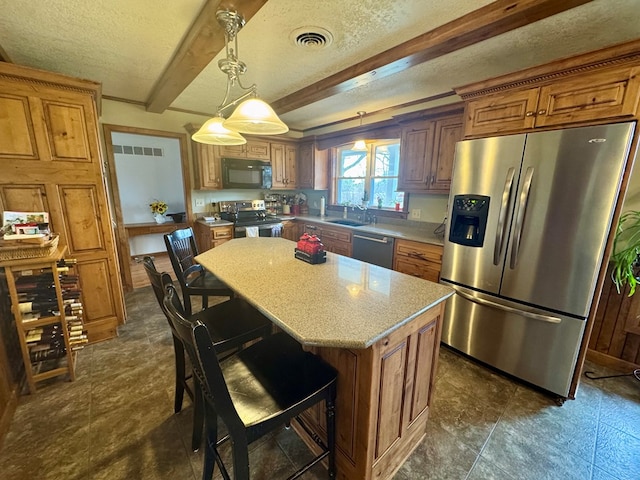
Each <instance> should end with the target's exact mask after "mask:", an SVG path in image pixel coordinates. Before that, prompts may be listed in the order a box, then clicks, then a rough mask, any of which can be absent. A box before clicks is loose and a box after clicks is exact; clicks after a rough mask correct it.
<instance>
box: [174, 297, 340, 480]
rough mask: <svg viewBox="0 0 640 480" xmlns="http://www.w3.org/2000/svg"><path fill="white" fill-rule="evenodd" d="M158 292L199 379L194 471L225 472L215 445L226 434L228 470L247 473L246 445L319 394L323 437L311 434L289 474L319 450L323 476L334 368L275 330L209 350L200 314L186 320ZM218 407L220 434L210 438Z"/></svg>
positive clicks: (331, 452)
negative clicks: (226, 353) (225, 352)
mask: <svg viewBox="0 0 640 480" xmlns="http://www.w3.org/2000/svg"><path fill="white" fill-rule="evenodd" d="M166 292H167V293H166V295H165V297H164V304H165V308H166V310H167V312H168V314H169V315H168V316H169V320H170V321H171V322H172V323H173V327H174V329H175V331H176V332H177V334H178V336H179V337H180V339H181V340H182V342H183V344H184V347H185V350H186V351H187V354H188V355H189V357H190V358H191V362H192V363H193V365H194V374H195V375H196V378H197V380H198V381H200V382H201V387H202V391H203V392H204V398H205V427H206V432H207V437H206V444H205V448H206V450H205V454H204V468H203V473H202V478H203V479H204V480H209V479H211V477H212V475H213V471H214V466H215V464H218V466H219V468H220V470H221V472H222V476H223V477H224V478H225V479H227V480H230V477H229V473H228V471H227V469H226V467H225V465H224V464H223V462H222V459H221V458H220V455H219V454H218V447H219V446H220V445H221V444H222V443H223V442H225V441H226V440H228V439H231V442H232V451H233V478H234V479H235V480H248V479H249V471H250V468H249V453H248V445H249V444H250V443H251V442H253V441H255V440H257V439H258V438H260V437H262V436H264V435H265V434H267V433H269V432H270V431H273V430H274V429H275V428H277V427H279V426H284V425H288V424H289V423H290V421H291V420H292V419H293V418H294V417H297V416H298V415H299V414H301V413H302V412H303V411H304V410H306V409H308V408H310V407H312V406H313V405H315V404H317V403H319V402H321V401H323V400H324V401H325V404H326V422H327V443H326V444H324V442H322V441H321V440H320V439H318V438H315V440H316V442H317V443H318V445H319V446H320V448H321V450H322V452H321V454H320V455H318V456H316V457H315V458H313V460H311V461H310V462H309V463H307V464H306V465H305V466H304V467H302V468H301V469H300V470H298V471H297V472H296V473H295V474H294V475H292V476H291V477H289V479H293V478H298V477H299V476H300V475H302V474H303V473H304V472H306V471H307V470H309V469H310V468H311V467H312V466H313V465H315V464H317V463H318V462H320V461H321V460H323V459H324V458H327V462H328V478H330V479H333V478H335V398H336V379H337V372H336V370H335V369H334V368H333V367H331V366H330V365H329V364H327V363H326V362H324V361H323V360H322V359H321V358H320V357H318V356H316V355H313V354H312V353H310V352H305V351H304V350H303V349H302V347H301V346H300V344H298V343H297V342H296V341H295V340H294V339H292V338H291V337H290V336H288V335H287V334H285V333H276V334H274V335H271V336H270V337H267V338H265V339H264V340H262V341H260V342H258V343H255V344H253V345H250V346H249V347H247V348H245V349H244V350H242V351H241V352H239V353H238V354H236V355H233V356H231V357H228V358H226V359H224V360H219V359H218V356H217V355H216V350H215V345H214V342H212V339H211V332H210V331H209V329H208V327H207V325H205V324H204V323H203V322H200V321H196V322H195V323H192V322H189V321H188V320H187V319H186V318H184V317H183V316H182V315H181V314H180V312H179V311H178V310H177V309H175V308H174V307H173V304H174V301H173V298H174V297H175V296H176V295H177V293H176V291H175V288H173V286H168V287H167V290H166ZM218 415H219V416H220V418H221V419H222V421H223V422H224V424H225V425H226V427H227V430H228V432H229V433H228V435H226V436H225V437H224V438H222V439H220V440H218V438H217V437H218V431H217V428H218V427H217V426H218V423H217V421H218V418H217V417H218Z"/></svg>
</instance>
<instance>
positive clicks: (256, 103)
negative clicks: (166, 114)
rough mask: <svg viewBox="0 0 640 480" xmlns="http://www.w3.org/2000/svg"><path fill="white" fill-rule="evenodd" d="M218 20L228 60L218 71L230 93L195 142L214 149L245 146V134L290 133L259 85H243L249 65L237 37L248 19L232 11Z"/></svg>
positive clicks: (221, 61)
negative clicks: (233, 93)
mask: <svg viewBox="0 0 640 480" xmlns="http://www.w3.org/2000/svg"><path fill="white" fill-rule="evenodd" d="M216 18H217V19H218V22H219V23H220V25H222V26H223V27H224V39H225V42H224V43H225V53H226V58H223V59H222V60H220V61H219V62H218V67H219V68H220V70H222V72H223V73H225V74H226V75H227V89H226V92H225V95H224V99H223V100H222V103H221V104H220V105H219V106H218V109H217V111H216V115H215V117H213V118H211V119H209V120H207V121H206V122H205V123H204V125H202V127H200V130H198V131H197V132H196V133H194V134H193V135H192V136H191V138H192V139H193V140H194V141H196V142H199V143H208V144H212V145H242V144H243V143H247V140H246V139H245V138H244V137H243V136H242V135H240V134H241V133H248V134H254V135H278V134H280V133H286V132H288V131H289V127H287V125H285V123H284V122H283V121H282V120H280V118H278V116H277V115H276V113H275V112H274V111H273V109H272V108H271V107H270V106H269V104H267V103H266V102H265V101H263V100H260V99H259V98H258V93H257V87H256V85H255V83H254V84H253V85H251V86H250V87H244V86H243V85H242V83H240V75H242V74H244V73H245V72H246V71H247V66H246V65H245V63H244V62H242V61H240V60H239V59H238V38H237V34H238V32H239V31H240V29H241V28H242V27H243V26H244V24H245V20H244V18H243V17H242V15H240V14H239V13H238V12H235V11H231V10H219V11H218V12H217V13H216ZM235 85H238V87H240V88H241V89H242V90H244V93H243V94H242V95H240V96H239V97H238V98H236V99H235V100H229V95H230V94H231V89H232V87H233V86H235ZM238 104H239V105H238ZM235 105H238V106H237V108H236V109H235V110H234V112H233V113H232V114H231V116H230V117H229V118H228V119H226V120H225V118H224V115H223V112H224V110H226V109H227V108H229V107H232V106H235Z"/></svg>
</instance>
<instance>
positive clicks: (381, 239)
mask: <svg viewBox="0 0 640 480" xmlns="http://www.w3.org/2000/svg"><path fill="white" fill-rule="evenodd" d="M353 238H359V239H360V240H369V241H370V242H378V243H390V242H391V240H390V239H389V237H382V238H373V237H365V236H364V235H358V234H355V233H354V234H353Z"/></svg>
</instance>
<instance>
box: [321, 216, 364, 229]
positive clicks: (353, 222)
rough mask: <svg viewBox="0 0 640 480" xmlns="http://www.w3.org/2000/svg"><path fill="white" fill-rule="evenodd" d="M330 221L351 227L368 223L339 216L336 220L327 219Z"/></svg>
mask: <svg viewBox="0 0 640 480" xmlns="http://www.w3.org/2000/svg"><path fill="white" fill-rule="evenodd" d="M327 222H329V223H336V224H338V225H347V226H349V227H362V226H364V225H366V223H362V222H358V221H356V220H347V219H344V218H338V219H336V220H327Z"/></svg>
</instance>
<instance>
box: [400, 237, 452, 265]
mask: <svg viewBox="0 0 640 480" xmlns="http://www.w3.org/2000/svg"><path fill="white" fill-rule="evenodd" d="M442 250H443V247H441V246H440V245H431V244H429V243H420V242H411V241H408V240H397V241H396V255H400V256H403V257H408V258H411V259H414V260H417V261H426V262H436V263H442Z"/></svg>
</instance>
